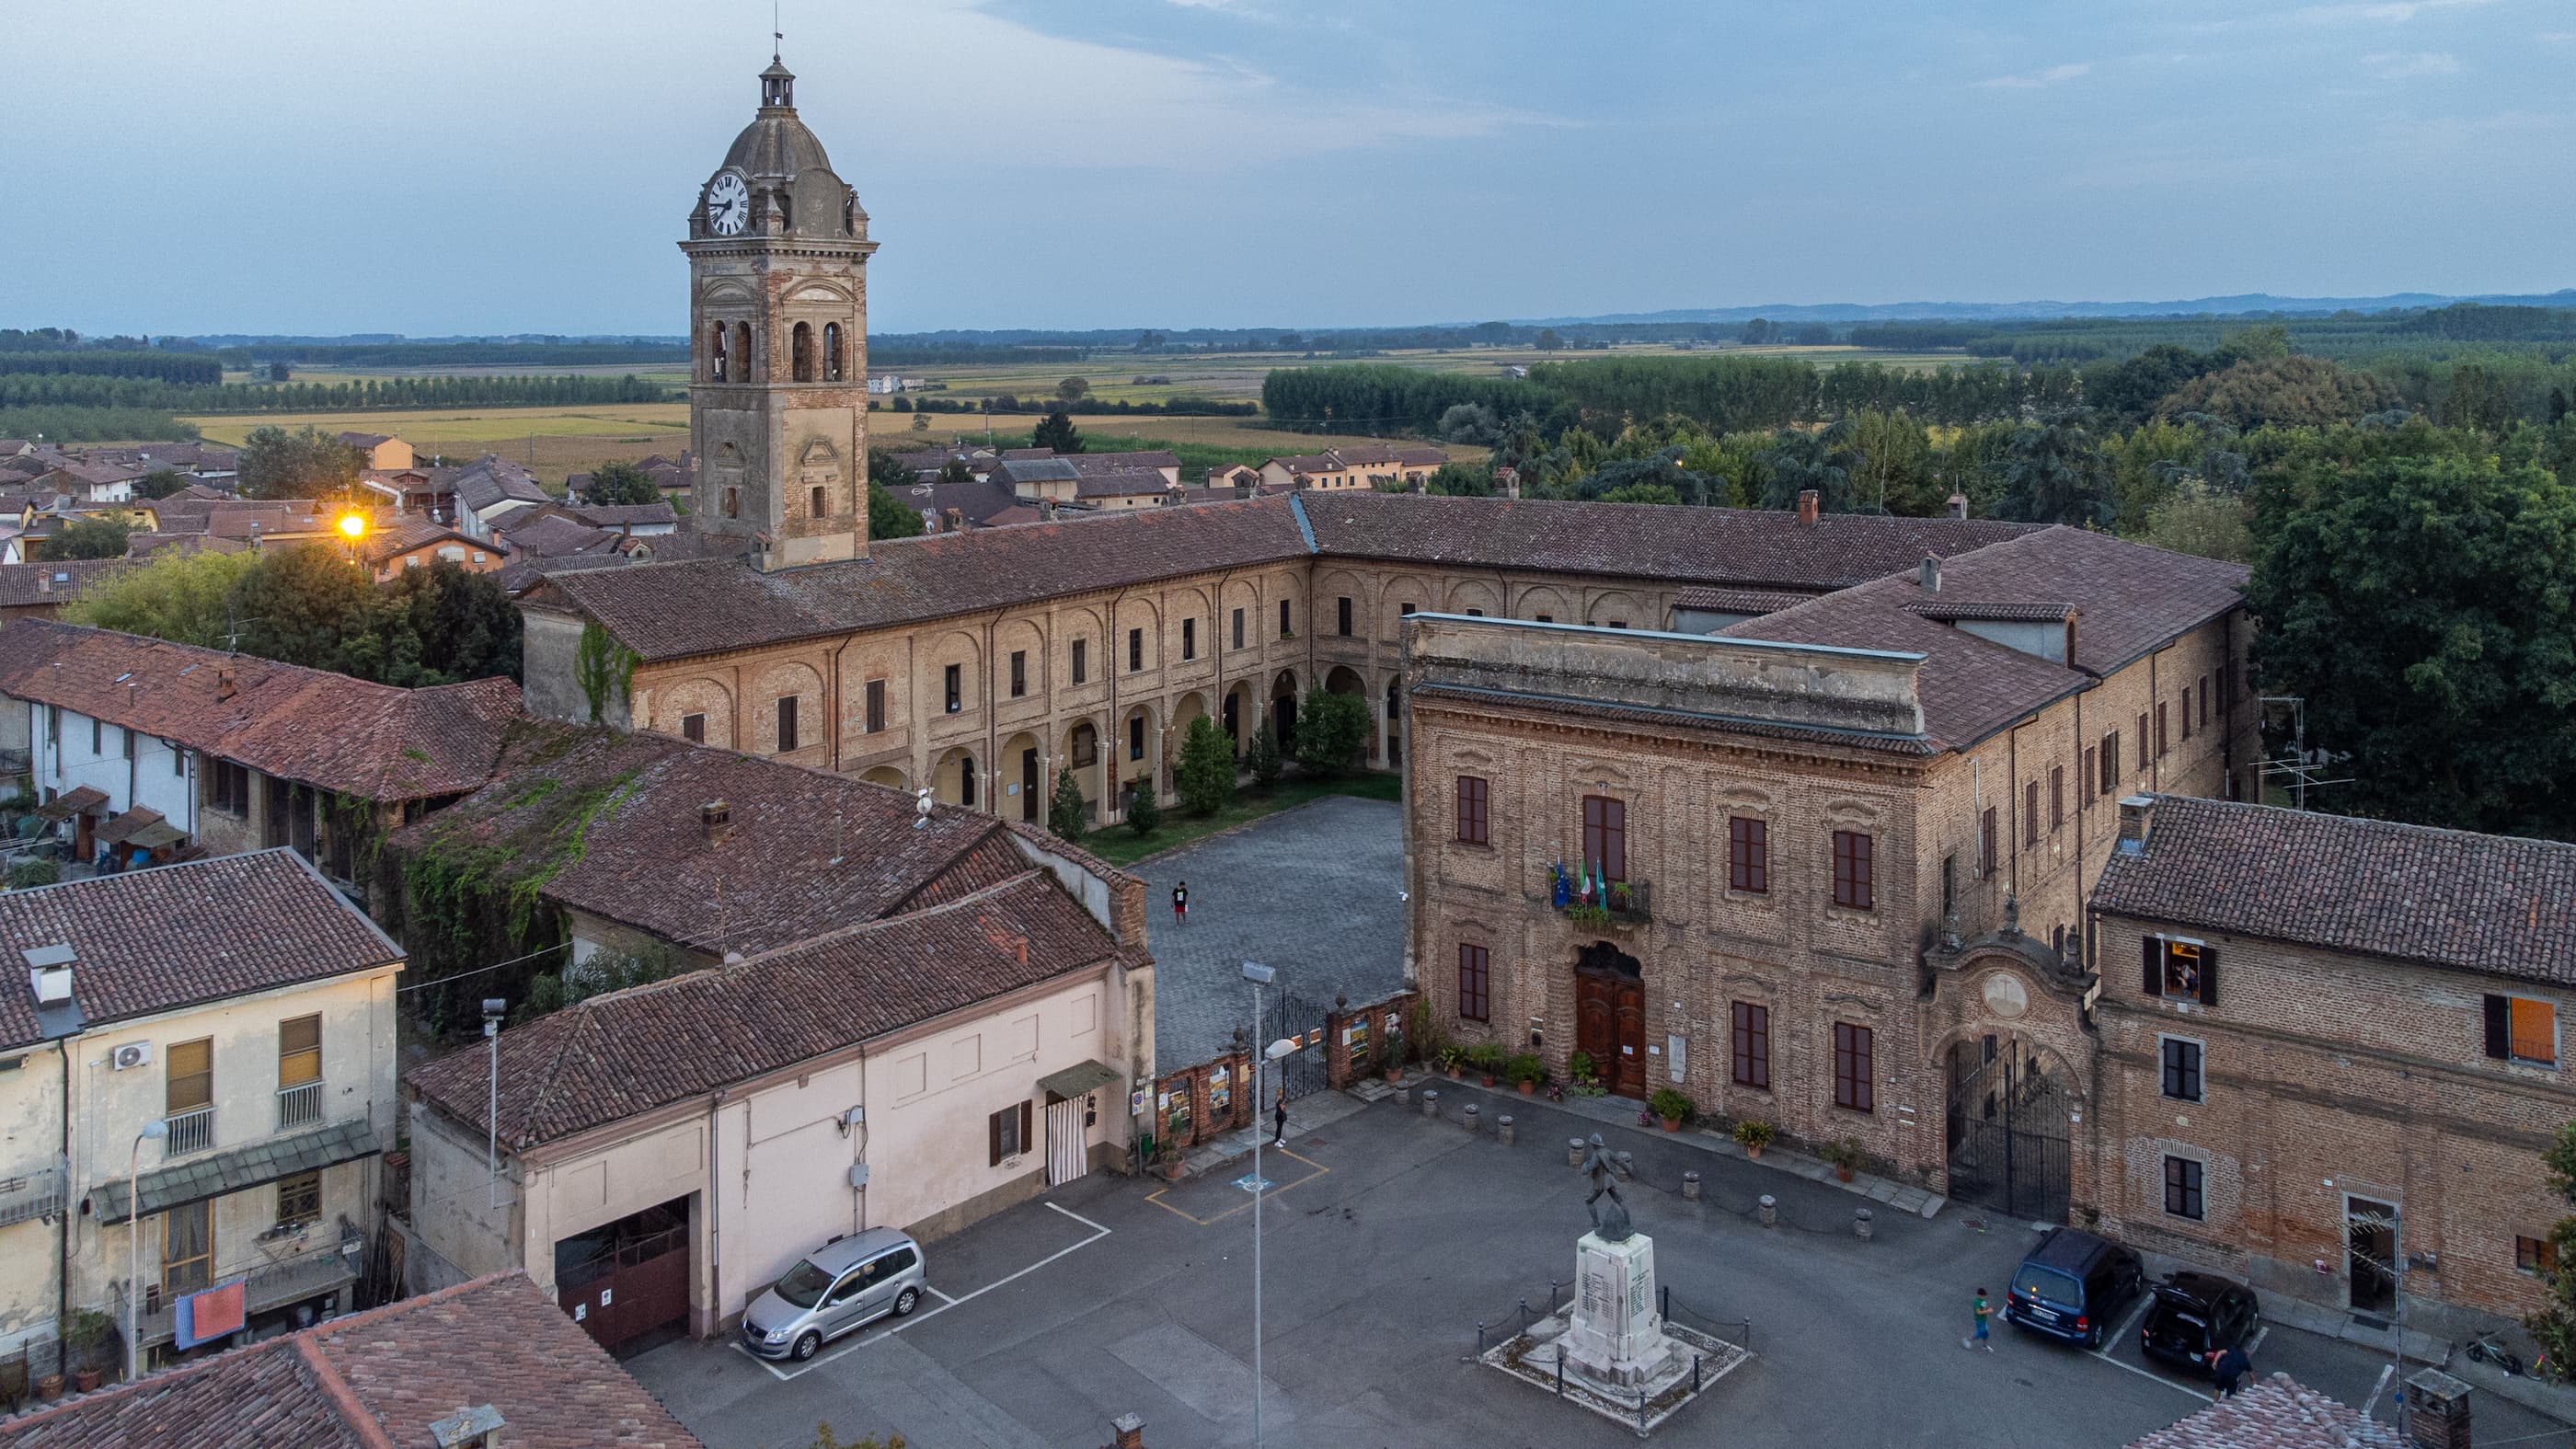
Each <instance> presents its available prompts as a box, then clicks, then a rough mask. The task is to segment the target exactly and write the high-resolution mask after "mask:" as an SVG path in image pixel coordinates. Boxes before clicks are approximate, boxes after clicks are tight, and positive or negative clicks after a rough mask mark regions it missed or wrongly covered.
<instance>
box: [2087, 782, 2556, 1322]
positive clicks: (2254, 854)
mask: <svg viewBox="0 0 2576 1449" xmlns="http://www.w3.org/2000/svg"><path fill="white" fill-rule="evenodd" d="M2120 811H2121V816H2122V819H2123V824H2124V828H2123V830H2122V833H2121V836H2120V840H2119V844H2118V848H2117V849H2116V850H2115V851H2114V853H2113V854H2112V856H2111V859H2110V862H2109V864H2108V865H2107V866H2106V867H2105V868H2104V869H2103V871H2102V876H2101V881H2100V884H2099V885H2097V886H2096V887H2095V888H2094V891H2093V898H2092V914H2093V918H2094V921H2095V931H2096V935H2097V938H2098V942H2099V959H2100V963H2101V985H2100V990H2099V995H2098V999H2097V1000H2096V1001H2095V1002H2094V1004H2093V1008H2092V1018H2093V1022H2094V1024H2095V1026H2096V1028H2097V1041H2098V1044H2099V1045H2098V1054H2099V1079H2100V1080H2099V1087H2098V1090H2097V1093H2096V1094H2095V1110H2094V1111H2093V1113H2092V1114H2090V1121H2089V1123H2088V1126H2089V1129H2090V1137H2089V1144H2090V1147H2091V1150H2092V1151H2093V1152H2095V1153H2097V1154H2099V1156H2100V1158H2101V1165H2100V1168H2099V1171H2098V1172H2097V1173H2096V1174H2095V1177H2096V1187H2095V1190H2094V1192H2093V1194H2092V1195H2091V1196H2090V1198H2089V1199H2088V1201H2089V1203H2090V1205H2092V1206H2093V1207H2095V1208H2098V1210H2099V1211H2100V1213H2101V1220H2102V1222H2103V1224H2104V1226H2105V1230H2106V1231H2110V1232H2113V1233H2115V1234H2117V1235H2118V1236H2119V1237H2121V1238H2122V1239H2124V1240H2126V1241H2128V1242H2131V1243H2134V1244H2136V1245H2138V1246H2140V1247H2144V1248H2150V1249H2154V1250H2156V1251H2158V1252H2163V1253H2168V1254H2171V1255H2173V1256H2175V1257H2179V1258H2184V1259H2187V1260H2189V1261H2192V1262H2197V1263H2207V1264H2215V1265H2218V1266H2220V1267H2222V1268H2224V1269H2225V1270H2226V1271H2227V1272H2229V1273H2231V1274H2234V1275H2237V1276H2240V1277H2244V1278H2247V1279H2249V1280H2250V1281H2252V1282H2253V1283H2254V1284H2255V1285H2256V1287H2257V1288H2258V1289H2260V1290H2261V1291H2263V1292H2264V1293H2267V1294H2272V1293H2280V1294H2288V1295H2291V1296H2296V1297H2302V1298H2308V1299H2313V1300H2319V1301H2322V1302H2324V1303H2326V1304H2327V1305H2328V1306H2330V1307H2335V1308H2348V1309H2350V1310H2352V1311H2353V1312H2356V1313H2366V1314H2379V1315H2385V1314H2387V1313H2389V1312H2390V1311H2392V1310H2393V1309H2394V1308H2395V1307H2396V1306H2397V1294H2398V1282H2397V1269H2398V1265H2399V1264H2400V1263H2401V1262H2402V1263H2403V1264H2404V1265H2405V1283H2404V1292H2405V1299H2406V1304H2405V1307H2406V1315H2407V1320H2408V1326H2409V1327H2423V1328H2430V1329H2432V1330H2434V1331H2437V1332H2442V1333H2445V1334H2450V1333H2457V1332H2465V1331H2475V1330H2476V1329H2483V1328H2487V1327H2492V1326H2494V1324H2493V1319H2492V1318H2489V1319H2488V1320H2487V1321H2486V1322H2484V1323H2475V1324H2473V1323H2471V1322H2470V1321H2468V1320H2466V1319H2465V1318H2464V1317H2463V1316H2462V1315H2458V1314H2446V1313H2443V1312H2440V1311H2437V1310H2446V1309H2454V1310H2468V1311H2469V1312H2471V1313H2476V1314H2485V1315H2501V1316H2504V1317H2509V1318H2517V1319H2518V1318H2520V1317H2521V1316H2522V1315H2524V1314H2526V1313H2530V1312H2532V1311H2533V1310H2535V1309H2537V1308H2538V1307H2539V1306H2540V1305H2541V1303H2542V1302H2543V1301H2544V1300H2545V1299H2546V1297H2547V1286H2546V1284H2545V1282H2544V1278H2545V1275H2547V1274H2549V1273H2551V1272H2554V1271H2557V1268H2558V1263H2557V1257H2556V1251H2555V1249H2554V1247H2553V1246H2552V1244H2551V1239H2550V1233H2551V1229H2552V1228H2553V1227H2554V1226H2555V1225H2556V1223H2557V1222H2558V1220H2559V1219H2560V1218H2561V1217H2563V1216H2564V1215H2565V1214H2566V1210H2567V1208H2566V1203H2565V1201H2564V1200H2563V1199H2561V1198H2560V1197H2559V1196H2558V1194H2557V1193H2556V1192H2554V1191H2552V1190H2551V1188H2550V1185H2549V1180H2548V1170H2547V1168H2546V1166H2545V1164H2544V1163H2543V1161H2542V1157H2541V1154H2542V1153H2543V1152H2544V1151H2545V1150H2547V1148H2548V1146H2549V1144H2550V1142H2551V1141H2552V1140H2553V1139H2554V1137H2555V1136H2556V1134H2557V1132H2558V1131H2559V1129H2560V1128H2561V1127H2563V1126H2565V1125H2566V1124H2567V1123H2568V1122H2569V1121H2570V1120H2576V1084H2571V1083H2570V1082H2569V1081H2568V1080H2567V1068H2568V1066H2569V1065H2570V1063H2569V1060H2568V1058H2569V1056H2570V1054H2571V1051H2576V1043H2571V1042H2569V1041H2568V1040H2567V1032H2568V1024H2569V1023H2570V1022H2571V1021H2572V1020H2576V845H2568V844H2563V843H2560V842H2557V841H2546V840H2526V839H2517V838H2512V837H2507V836H2496V835H2474V834H2469V833H2466V832H2462V831H2454V830H2435V829H2430V828H2428V827H2424V826H2418V825H2400V824H2396V823H2393V822H2389V821H2381V820H2359V819H2353V818H2350V817H2345V816H2334V815H2317V814H2310V813H2307V812H2304V811H2297V810H2287V809H2281V808H2277V807H2272V806H2263V805H2249V804H2231V803H2226V802H2223V801H2216V800H2201V799H2193V798H2189V797H2187V796H2181V795H2174V794H2163V795H2142V796H2138V797H2135V798H2132V799H2128V800H2124V801H2122V802H2121V803H2120Z"/></svg>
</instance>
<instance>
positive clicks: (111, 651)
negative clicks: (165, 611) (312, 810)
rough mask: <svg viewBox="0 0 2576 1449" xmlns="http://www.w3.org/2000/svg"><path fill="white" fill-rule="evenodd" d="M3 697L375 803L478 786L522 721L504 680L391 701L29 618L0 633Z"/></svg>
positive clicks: (293, 670) (291, 668)
mask: <svg viewBox="0 0 2576 1449" xmlns="http://www.w3.org/2000/svg"><path fill="white" fill-rule="evenodd" d="M227 678H229V679H230V681H231V683H230V685H229V686H227V685H226V683H225V680H226V679H227ZM228 689H229V693H227V690H228ZM0 694H7V695H10V696H12V697H14V698H17V699H24V700H32V701H34V702H35V703H38V704H52V705H60V706H62V707H63V708H64V709H68V710H74V711H77V712H79V713H81V714H85V715H89V716H91V717H92V718H95V719H102V720H105V721H107V722H108V723H109V724H113V725H118V726H121V727H123V728H126V729H132V730H138V731H140V732H142V733H144V734H147V735H158V736H160V737H161V738H163V739H166V740H173V741H176V742H177V743H179V744H181V745H184V746H186V747H188V748H190V749H195V750H203V751H205V752H206V753H207V754H210V755H216V756H220V757H222V758H224V759H227V760H233V761H237V762H239V763H241V764H245V765H248V766H250V767H252V768H253V769H256V770H258V771H260V772H261V773H263V774H267V775H273V776H276V777H278V778H280V779H285V780H294V781H298V782H301V783H303V784H307V785H314V786H318V787H320V788H322V789H325V790H336V791H338V792H339V793H341V794H343V795H351V796H355V797H357V798H360V799H364V800H375V801H394V800H420V799H428V798H430V797H433V796H438V795H454V794H461V793H463V792H464V791H467V790H473V789H477V788H479V787H480V786H481V785H482V784H483V782H484V781H486V780H489V779H490V778H492V766H493V763H494V761H495V760H496V759H497V758H498V757H499V755H500V748H501V738H502V734H503V732H504V730H505V729H506V728H507V727H508V725H509V723H510V722H511V721H512V720H514V719H517V718H519V717H520V715H519V687H518V686H517V685H516V684H513V683H511V682H510V681H509V680H506V679H477V680H473V681H471V682H469V683H465V684H450V685H443V686H440V687H438V688H435V689H396V688H394V687H393V686H391V685H385V684H370V683H368V682H367V681H365V680H362V679H352V678H350V677H349V676H347V675H345V674H333V673H331V672H329V671H327V670H321V669H305V668H302V667H299V666H297V665H293V664H279V663H277V662H275V661H273V660H267V659H256V658H253V657H251V656H249V655H246V654H226V653H224V652H222V651H221V650H216V649H199V648H196V647H194V646H192V645H187V644H172V643H168V642H166V641H163V640H159V639H146V638H144V637H142V636H141V635H139V634H120V633H116V632H114V631H112V630H107V629H86V628H82V627H80V626H78V625H73V624H61V623H56V622H54V621H53V620H50V619H32V618H31V619H21V620H19V621H18V622H16V623H13V624H11V625H10V626H9V627H8V628H7V629H0Z"/></svg>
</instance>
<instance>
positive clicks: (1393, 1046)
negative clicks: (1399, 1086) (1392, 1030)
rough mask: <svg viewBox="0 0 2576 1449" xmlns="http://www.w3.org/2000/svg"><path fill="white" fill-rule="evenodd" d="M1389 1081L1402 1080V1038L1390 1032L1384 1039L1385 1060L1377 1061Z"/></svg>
mask: <svg viewBox="0 0 2576 1449" xmlns="http://www.w3.org/2000/svg"><path fill="white" fill-rule="evenodd" d="M1378 1065H1379V1067H1380V1068H1382V1069H1383V1070H1384V1071H1385V1072H1386V1079H1387V1080H1388V1081H1389V1082H1402V1081H1403V1080H1404V1038H1403V1037H1400V1036H1396V1035H1393V1034H1390V1035H1389V1036H1388V1037H1387V1039H1386V1060H1384V1061H1382V1062H1380V1063H1378Z"/></svg>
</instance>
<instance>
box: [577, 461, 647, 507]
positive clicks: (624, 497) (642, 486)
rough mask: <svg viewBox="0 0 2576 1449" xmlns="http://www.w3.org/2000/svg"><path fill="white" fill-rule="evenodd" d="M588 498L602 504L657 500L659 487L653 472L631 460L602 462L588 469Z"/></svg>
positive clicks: (642, 502)
mask: <svg viewBox="0 0 2576 1449" xmlns="http://www.w3.org/2000/svg"><path fill="white" fill-rule="evenodd" d="M589 499H590V501H591V502H593V503H603V504H606V503H623V504H644V503H659V502H661V501H662V488H661V485H660V484H658V483H655V482H654V481H653V475H652V474H650V473H647V472H645V471H644V470H643V469H641V468H638V467H636V466H635V465H634V464H632V463H627V462H622V461H621V462H612V463H602V464H600V465H599V466H598V467H596V468H593V469H592V470H591V471H590V490H589Z"/></svg>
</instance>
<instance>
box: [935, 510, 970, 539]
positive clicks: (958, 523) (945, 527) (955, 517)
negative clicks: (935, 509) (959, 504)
mask: <svg viewBox="0 0 2576 1449" xmlns="http://www.w3.org/2000/svg"><path fill="white" fill-rule="evenodd" d="M939 531H940V532H941V533H963V532H965V531H966V513H965V510H963V509H958V508H943V509H941V510H939Z"/></svg>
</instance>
